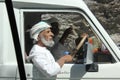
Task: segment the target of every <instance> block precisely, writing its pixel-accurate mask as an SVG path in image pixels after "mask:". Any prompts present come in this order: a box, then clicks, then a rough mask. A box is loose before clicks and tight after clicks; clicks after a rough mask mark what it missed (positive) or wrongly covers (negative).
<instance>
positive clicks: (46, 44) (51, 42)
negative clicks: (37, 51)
mask: <svg viewBox="0 0 120 80" xmlns="http://www.w3.org/2000/svg"><path fill="white" fill-rule="evenodd" d="M40 39H41V41H42V43H43V44H44V45H45V46H47V47H52V46H53V45H54V41H53V40H49V41H47V40H45V37H44V36H40Z"/></svg>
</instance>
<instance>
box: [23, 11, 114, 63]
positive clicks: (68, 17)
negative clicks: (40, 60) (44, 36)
mask: <svg viewBox="0 0 120 80" xmlns="http://www.w3.org/2000/svg"><path fill="white" fill-rule="evenodd" d="M23 17H24V43H25V44H24V45H25V54H26V55H27V56H28V55H29V51H30V49H31V48H32V46H33V40H32V39H30V35H29V32H27V30H28V29H30V28H31V27H32V26H33V25H34V24H35V23H37V22H39V21H41V20H45V21H47V22H48V23H50V24H51V25H52V28H51V29H52V31H53V33H54V38H53V39H54V41H55V45H54V46H53V47H52V48H49V47H48V49H49V50H50V51H51V53H52V54H53V56H54V58H55V60H58V59H59V58H60V57H61V56H64V55H66V54H73V53H75V55H74V59H75V60H74V62H73V64H84V63H85V62H86V60H85V59H86V55H87V54H88V53H91V54H92V57H93V60H94V62H96V63H103V64H105V63H114V62H115V60H114V58H113V56H112V55H111V53H110V51H109V50H108V49H107V47H106V46H105V45H104V44H103V43H102V41H101V40H100V39H99V37H98V36H97V34H96V33H95V32H94V30H93V29H92V28H91V25H90V24H89V23H88V21H87V20H86V19H85V17H84V16H83V15H82V14H80V13H75V12H59V13H57V12H56V13H54V12H39V11H38V12H34V11H32V12H30V11H29V12H27V11H25V12H23ZM86 34H87V35H88V36H87V38H86V39H85V40H84V41H83V43H82V44H80V43H81V40H82V39H83V37H84V36H85V35H86ZM78 46H79V47H78Z"/></svg>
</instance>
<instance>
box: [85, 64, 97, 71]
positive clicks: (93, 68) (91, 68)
mask: <svg viewBox="0 0 120 80" xmlns="http://www.w3.org/2000/svg"><path fill="white" fill-rule="evenodd" d="M86 71H87V72H98V65H97V64H95V63H93V64H87V65H86Z"/></svg>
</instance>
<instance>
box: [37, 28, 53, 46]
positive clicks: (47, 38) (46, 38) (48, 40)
mask: <svg viewBox="0 0 120 80" xmlns="http://www.w3.org/2000/svg"><path fill="white" fill-rule="evenodd" d="M53 36H54V34H53V33H52V32H51V29H50V28H48V29H46V30H44V31H42V32H41V33H40V35H39V39H40V40H41V41H42V43H43V44H44V45H45V46H47V47H52V46H53V45H54V41H53Z"/></svg>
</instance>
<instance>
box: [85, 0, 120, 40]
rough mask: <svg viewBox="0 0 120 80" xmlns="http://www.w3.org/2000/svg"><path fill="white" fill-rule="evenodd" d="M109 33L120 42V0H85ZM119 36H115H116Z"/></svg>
mask: <svg viewBox="0 0 120 80" xmlns="http://www.w3.org/2000/svg"><path fill="white" fill-rule="evenodd" d="M84 1H85V2H86V3H87V5H88V7H89V8H90V9H91V11H92V12H93V13H94V15H95V16H96V17H97V18H98V20H99V21H100V22H101V24H102V25H103V26H104V28H105V29H107V31H108V33H109V34H110V35H111V36H112V37H113V38H114V39H116V41H117V42H120V0H84ZM114 35H115V36H117V37H116V38H115V36H114Z"/></svg>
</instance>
